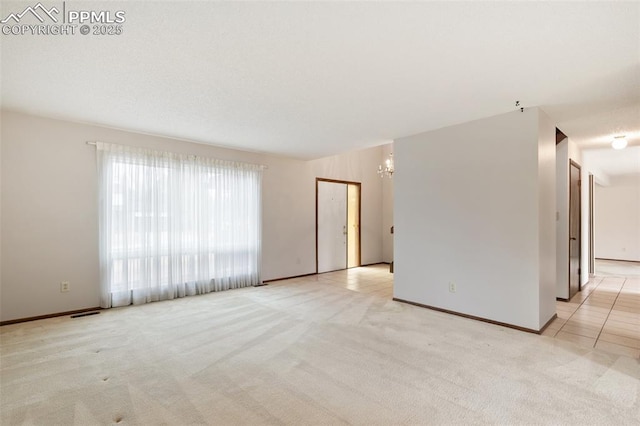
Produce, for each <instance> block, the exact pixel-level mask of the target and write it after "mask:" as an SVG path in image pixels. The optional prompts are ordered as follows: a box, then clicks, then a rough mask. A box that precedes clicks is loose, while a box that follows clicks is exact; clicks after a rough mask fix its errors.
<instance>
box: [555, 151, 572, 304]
mask: <svg viewBox="0 0 640 426" xmlns="http://www.w3.org/2000/svg"><path fill="white" fill-rule="evenodd" d="M568 238H569V139H564V140H563V141H562V142H560V143H559V144H557V145H556V297H557V298H560V299H568V298H569V244H568V242H567V241H568Z"/></svg>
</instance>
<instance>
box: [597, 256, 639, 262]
mask: <svg viewBox="0 0 640 426" xmlns="http://www.w3.org/2000/svg"><path fill="white" fill-rule="evenodd" d="M595 259H596V260H613V261H614V262H629V263H640V260H624V259H609V258H606V257H596V258H595Z"/></svg>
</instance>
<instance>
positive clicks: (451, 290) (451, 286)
mask: <svg viewBox="0 0 640 426" xmlns="http://www.w3.org/2000/svg"><path fill="white" fill-rule="evenodd" d="M455 292H456V283H449V293H455Z"/></svg>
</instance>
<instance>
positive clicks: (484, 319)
mask: <svg viewBox="0 0 640 426" xmlns="http://www.w3.org/2000/svg"><path fill="white" fill-rule="evenodd" d="M393 300H395V301H396V302H402V303H407V304H409V305H413V306H418V307H420V308H427V309H431V310H433V311H438V312H444V313H445V314H451V315H456V316H459V317H463V318H468V319H472V320H476V321H482V322H486V323H489V324H493V325H499V326H502V327H507V328H513V329H514V330H518V331H524V332H527V333H533V334H541V333H542V332H543V331H544V329H545V328H546V327H548V325H549V324H550V323H551V321H553V320H554V319H555V315H554V317H553V318H551V319H550V320H549V321H548V322H547V323H546V324H545V325H544V327H542V329H540V330H534V329H533V328H526V327H520V326H519V325H514V324H508V323H506V322H500V321H494V320H491V319H488V318H483V317H477V316H475V315H469V314H463V313H462V312H456V311H451V310H449V309H444V308H438V307H435V306H430V305H425V304H422V303H417V302H411V301H409V300H403V299H398V298H397V297H394V298H393Z"/></svg>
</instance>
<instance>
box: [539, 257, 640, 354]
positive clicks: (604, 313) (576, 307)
mask: <svg viewBox="0 0 640 426" xmlns="http://www.w3.org/2000/svg"><path fill="white" fill-rule="evenodd" d="M595 266H596V276H595V277H594V278H592V279H591V280H590V281H589V283H588V284H587V285H586V286H585V287H583V288H582V291H581V292H579V293H578V294H576V295H575V296H574V297H573V298H572V299H571V300H570V301H569V302H560V301H558V302H556V309H557V313H558V318H557V319H556V320H555V321H554V322H553V323H551V325H550V326H549V327H548V328H547V329H546V330H545V331H544V333H543V335H545V336H553V337H555V338H557V339H563V340H569V341H571V342H574V343H576V344H578V345H581V346H586V347H593V348H597V349H602V350H605V351H608V352H615V353H617V354H621V355H627V356H632V357H634V358H640V265H639V264H637V263H632V262H615V261H600V260H598V261H596V265H595Z"/></svg>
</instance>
